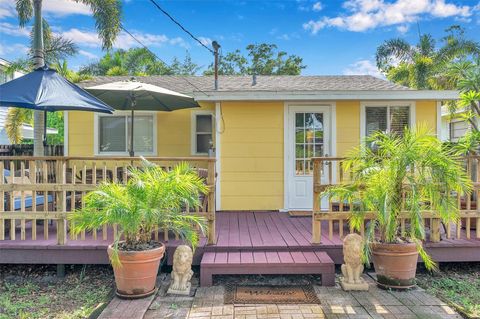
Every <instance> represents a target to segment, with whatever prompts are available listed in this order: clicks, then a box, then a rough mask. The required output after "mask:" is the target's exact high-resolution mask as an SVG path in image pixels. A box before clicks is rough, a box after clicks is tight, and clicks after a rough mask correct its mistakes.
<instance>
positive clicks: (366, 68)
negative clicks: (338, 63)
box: [343, 60, 384, 78]
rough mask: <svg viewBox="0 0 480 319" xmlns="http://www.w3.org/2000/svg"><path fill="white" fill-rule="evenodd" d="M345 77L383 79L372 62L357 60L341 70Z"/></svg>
mask: <svg viewBox="0 0 480 319" xmlns="http://www.w3.org/2000/svg"><path fill="white" fill-rule="evenodd" d="M343 74H345V75H365V74H368V75H373V76H376V77H378V78H384V76H383V75H382V73H381V72H380V71H379V70H378V69H377V66H376V65H375V63H374V62H372V61H370V60H358V61H357V62H355V63H352V64H350V65H349V66H348V67H347V68H345V69H344V70H343Z"/></svg>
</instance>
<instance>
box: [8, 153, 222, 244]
mask: <svg viewBox="0 0 480 319" xmlns="http://www.w3.org/2000/svg"><path fill="white" fill-rule="evenodd" d="M148 160H149V161H151V162H153V163H155V164H158V165H160V166H162V167H164V168H166V169H169V168H171V167H173V166H174V165H175V164H177V163H180V162H188V163H190V165H192V166H193V167H195V168H196V169H197V172H198V174H199V175H200V176H202V177H204V179H205V183H206V184H207V185H208V187H209V192H208V194H206V195H205V197H204V198H201V201H202V206H201V208H199V209H197V210H196V211H195V212H190V211H189V212H185V213H193V214H197V215H200V216H204V217H205V218H206V220H207V223H208V226H209V227H208V233H207V237H208V241H209V243H213V241H214V239H215V159H213V158H208V157H204V158H188V157H185V158H160V157H154V158H148ZM140 165H141V158H138V157H135V158H131V157H103V158H102V157H26V156H24V157H19V156H16V157H2V158H0V196H2V197H3V198H4V205H0V240H5V239H6V233H7V235H8V239H9V240H16V237H17V235H19V237H20V240H26V238H27V237H28V238H29V239H31V240H37V239H39V237H40V236H41V237H43V239H48V238H49V236H56V238H57V243H58V244H59V245H64V244H65V243H66V242H67V240H68V239H70V240H86V238H87V234H86V232H85V231H84V232H82V233H81V234H80V238H77V236H75V235H74V234H73V233H72V232H70V236H68V233H69V230H70V228H71V227H69V226H72V225H69V223H70V221H68V220H67V216H68V214H71V213H72V211H73V210H75V209H76V208H77V209H78V208H81V207H83V205H84V197H85V195H86V193H88V192H89V191H92V190H94V189H95V188H96V185H97V184H98V183H100V182H105V181H113V182H125V181H126V180H127V179H128V174H127V172H128V167H129V166H140ZM51 221H54V222H55V225H54V226H53V230H52V227H51V226H50V224H51ZM38 222H40V224H43V225H40V226H41V228H40V229H38V226H39V225H37V224H38ZM27 224H28V226H29V227H27ZM18 230H19V232H18ZM27 231H28V232H31V233H28V234H27ZM161 231H162V230H161V229H157V230H156V231H155V232H154V236H155V239H157V240H158V239H159V233H160V232H161ZM39 233H41V234H40V235H39V236H37V234H39ZM117 233H118V229H117V225H109V226H104V227H103V228H102V229H99V230H94V231H93V232H91V233H90V234H88V237H89V238H91V239H94V240H96V239H97V238H99V237H101V238H102V239H103V240H107V239H112V238H111V236H116V235H117ZM27 235H28V236H27ZM163 235H164V240H168V236H169V233H168V230H163Z"/></svg>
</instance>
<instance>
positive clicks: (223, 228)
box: [216, 214, 229, 247]
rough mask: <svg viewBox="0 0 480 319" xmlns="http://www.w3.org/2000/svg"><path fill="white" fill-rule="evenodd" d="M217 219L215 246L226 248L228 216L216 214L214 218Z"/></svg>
mask: <svg viewBox="0 0 480 319" xmlns="http://www.w3.org/2000/svg"><path fill="white" fill-rule="evenodd" d="M216 218H217V219H218V227H217V229H218V230H217V232H218V240H217V246H226V247H228V227H229V225H228V215H226V214H218V215H217V216H216Z"/></svg>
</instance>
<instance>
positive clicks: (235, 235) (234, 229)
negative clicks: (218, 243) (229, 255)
mask: <svg viewBox="0 0 480 319" xmlns="http://www.w3.org/2000/svg"><path fill="white" fill-rule="evenodd" d="M228 217H229V218H228V246H229V247H238V246H240V229H239V226H238V213H231V214H229V215H228Z"/></svg>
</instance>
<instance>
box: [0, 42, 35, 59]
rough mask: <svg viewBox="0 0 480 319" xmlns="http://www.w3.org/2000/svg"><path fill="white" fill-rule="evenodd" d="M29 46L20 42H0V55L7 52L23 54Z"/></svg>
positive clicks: (4, 54)
mask: <svg viewBox="0 0 480 319" xmlns="http://www.w3.org/2000/svg"><path fill="white" fill-rule="evenodd" d="M28 50H29V48H28V47H27V46H26V45H24V44H21V43H8V44H7V43H0V55H2V56H4V57H5V56H6V55H8V54H17V55H25V54H27V53H28Z"/></svg>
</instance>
